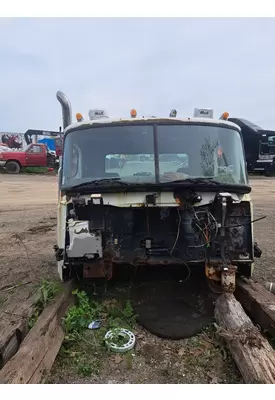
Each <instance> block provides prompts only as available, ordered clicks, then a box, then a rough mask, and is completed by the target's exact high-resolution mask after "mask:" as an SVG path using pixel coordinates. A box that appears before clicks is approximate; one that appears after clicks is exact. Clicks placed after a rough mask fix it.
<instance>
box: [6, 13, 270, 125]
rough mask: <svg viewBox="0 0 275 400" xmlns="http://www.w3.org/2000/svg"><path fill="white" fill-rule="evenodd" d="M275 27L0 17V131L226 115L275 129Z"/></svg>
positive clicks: (244, 22) (265, 22)
mask: <svg viewBox="0 0 275 400" xmlns="http://www.w3.org/2000/svg"><path fill="white" fill-rule="evenodd" d="M274 38H275V19H272V18H265V19H261V18H257V19H256V18H228V19H224V18H213V19H210V18H173V19H170V18H144V19H143V18H136V19H131V18H106V19H103V18H45V19H44V18H13V19H8V18H0V74H1V75H0V89H1V90H0V121H1V124H0V132H4V131H8V132H24V131H26V130H27V129H43V130H58V128H59V126H60V125H61V124H62V115H61V107H60V104H59V103H58V101H57V99H56V92H57V90H62V91H63V92H64V93H66V94H67V96H68V97H69V99H70V101H71V104H72V109H73V117H74V118H75V113H76V112H81V113H82V114H83V115H84V116H87V115H88V111H89V109H91V108H104V109H105V110H106V111H107V112H108V115H110V116H112V117H125V116H126V117H127V116H129V115H130V110H131V109H132V108H135V109H136V110H137V113H138V115H155V116H159V117H162V116H168V115H169V112H170V110H171V109H172V108H175V109H177V110H178V116H182V117H186V116H187V117H188V116H192V115H193V111H194V108H213V109H214V113H215V116H216V117H219V116H220V115H221V114H222V112H224V111H227V112H229V114H230V116H231V117H239V118H246V119H248V120H251V121H252V122H254V123H256V124H258V125H260V126H262V127H263V128H265V129H274V130H275V51H274Z"/></svg>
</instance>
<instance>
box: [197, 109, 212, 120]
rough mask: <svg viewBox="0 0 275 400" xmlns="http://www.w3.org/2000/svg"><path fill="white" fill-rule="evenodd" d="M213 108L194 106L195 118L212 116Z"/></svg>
mask: <svg viewBox="0 0 275 400" xmlns="http://www.w3.org/2000/svg"><path fill="white" fill-rule="evenodd" d="M213 116H214V110H213V109H212V108H195V110H194V117H195V118H213Z"/></svg>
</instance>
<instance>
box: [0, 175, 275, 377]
mask: <svg viewBox="0 0 275 400" xmlns="http://www.w3.org/2000/svg"><path fill="white" fill-rule="evenodd" d="M274 183H275V179H274V178H251V184H252V187H253V190H252V198H253V202H254V218H259V217H262V216H264V215H266V216H267V218H266V219H264V220H262V221H259V222H257V223H255V224H254V235H255V240H256V241H257V242H258V244H259V246H260V248H261V249H262V251H263V254H262V257H261V259H259V260H258V259H256V264H255V271H254V277H255V279H257V280H260V281H275V266H274V260H275V248H274V240H273V237H274V236H273V229H274V226H275V215H274V212H273V209H274V201H275V185H274ZM0 193H1V208H0V310H1V308H2V309H5V307H7V305H8V304H10V303H12V302H13V301H14V299H15V298H16V297H18V295H19V294H20V292H22V291H27V292H29V293H30V292H32V291H33V290H34V289H35V288H36V286H37V284H39V282H40V281H41V279H43V278H45V279H51V280H52V279H57V273H56V264H55V260H54V256H53V245H54V244H55V235H56V210H57V177H56V176H39V175H19V176H8V175H5V174H1V175H0ZM14 286H17V287H14ZM135 333H136V338H137V346H136V349H135V352H134V356H133V360H132V362H131V368H128V367H127V365H128V364H127V363H126V364H127V365H126V364H125V360H124V359H123V358H119V357H117V356H110V357H108V358H106V359H104V363H103V365H102V366H101V369H100V373H95V374H92V376H91V377H89V378H79V377H78V376H77V375H76V374H75V375H74V374H73V373H72V370H70V372H69V373H68V371H67V370H66V368H65V367H64V363H63V364H62V363H61V362H60V359H58V360H57V362H56V364H55V366H54V368H53V373H52V376H51V379H50V381H51V382H53V383H226V382H228V383H238V382H241V377H240V375H239V373H238V371H237V370H236V368H235V366H234V363H233V362H232V361H231V359H230V356H229V355H228V354H227V353H226V352H225V351H224V349H223V348H222V347H221V346H220V345H219V344H218V343H216V342H215V340H214V339H213V338H212V336H211V334H205V333H204V334H202V335H197V336H195V337H193V338H191V339H188V340H180V341H169V340H163V339H160V338H157V337H155V336H153V335H151V334H150V333H148V332H146V331H145V330H144V329H142V328H140V327H137V329H136V332H135ZM98 357H101V356H100V354H99V355H98ZM63 368H65V369H63Z"/></svg>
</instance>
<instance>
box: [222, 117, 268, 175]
mask: <svg viewBox="0 0 275 400" xmlns="http://www.w3.org/2000/svg"><path fill="white" fill-rule="evenodd" d="M227 120H228V121H231V122H233V123H235V124H236V125H238V126H239V127H240V128H241V134H242V138H243V144H244V150H245V158H246V162H247V170H248V172H249V173H263V174H265V175H267V176H269V175H271V174H273V173H274V172H275V131H270V130H265V129H263V128H261V127H260V126H258V125H256V124H254V123H253V122H250V121H248V120H246V119H244V118H227Z"/></svg>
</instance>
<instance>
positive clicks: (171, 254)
mask: <svg viewBox="0 0 275 400" xmlns="http://www.w3.org/2000/svg"><path fill="white" fill-rule="evenodd" d="M177 211H178V216H179V222H178V230H177V236H176V240H175V242H174V245H173V247H172V249H171V251H170V257H172V258H173V260H175V261H180V262H182V263H183V265H184V266H185V267H186V268H187V271H188V275H187V278H185V279H183V280H182V282H186V281H187V280H188V279H189V278H190V275H191V270H190V268H189V266H188V264H187V263H186V262H185V261H183V260H182V259H181V258H179V257H174V256H173V252H174V250H175V248H176V245H177V243H178V240H179V236H180V225H181V215H180V210H179V208H177Z"/></svg>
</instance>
